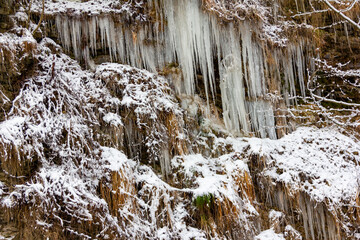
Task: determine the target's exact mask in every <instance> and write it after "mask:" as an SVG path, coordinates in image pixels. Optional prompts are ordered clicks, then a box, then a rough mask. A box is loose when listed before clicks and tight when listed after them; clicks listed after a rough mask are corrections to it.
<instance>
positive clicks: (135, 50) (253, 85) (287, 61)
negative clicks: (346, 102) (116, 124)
mask: <svg viewBox="0 0 360 240" xmlns="http://www.w3.org/2000/svg"><path fill="white" fill-rule="evenodd" d="M148 4H149V7H152V8H155V9H156V14H158V17H157V18H156V19H160V21H158V22H155V23H149V25H147V24H144V25H142V26H139V28H138V29H137V30H136V32H134V31H132V29H130V28H128V27H126V26H124V25H121V22H117V23H116V24H115V22H114V19H113V18H114V16H111V15H102V16H101V17H100V16H93V17H91V18H90V19H88V20H80V19H76V18H74V19H70V20H68V18H63V17H61V16H58V17H57V18H56V25H57V28H58V30H59V35H60V38H61V41H62V43H63V45H64V48H65V49H66V50H70V49H73V52H74V55H75V57H76V58H77V59H83V60H85V62H86V63H87V64H88V65H91V64H92V60H91V55H95V54H96V52H97V49H98V48H99V46H98V43H100V44H101V48H102V49H104V50H105V51H108V54H109V55H110V58H111V60H112V61H119V62H121V63H124V64H129V65H132V66H135V67H138V68H145V69H148V70H149V71H152V72H156V71H158V70H159V69H163V68H164V67H165V66H166V64H168V63H171V62H178V64H179V66H180V68H181V71H182V82H181V84H179V80H176V81H177V82H176V86H177V87H176V88H177V90H178V92H177V93H178V94H186V95H190V96H193V95H194V94H195V83H196V76H197V73H198V71H199V72H200V73H201V74H202V76H203V83H204V86H205V89H204V90H205V95H206V98H207V102H208V106H209V103H210V101H211V100H212V99H213V98H214V94H215V72H214V69H215V66H214V62H213V61H214V59H217V60H218V64H219V70H220V76H219V77H220V80H221V84H220V85H221V86H220V87H221V92H222V101H223V114H224V119H225V125H226V126H227V128H228V129H229V130H230V131H233V132H236V133H241V132H244V133H249V132H250V131H251V130H255V131H256V132H258V134H259V135H260V136H262V137H270V138H275V137H276V134H275V130H274V129H275V121H274V113H273V112H271V111H273V110H272V109H273V108H272V104H271V103H270V102H266V101H265V100H264V99H266V97H265V96H266V95H267V94H268V93H269V86H267V84H268V82H267V80H266V79H268V76H265V74H267V72H269V71H273V72H274V69H276V70H275V72H277V76H278V81H281V80H284V83H285V84H284V85H283V86H279V88H282V91H281V92H282V93H283V96H284V98H285V101H286V103H287V104H288V105H290V104H293V103H294V102H295V100H294V99H296V96H297V93H296V80H298V81H299V86H300V91H301V94H302V95H303V96H304V94H305V85H304V72H305V70H304V69H305V67H304V59H303V57H302V54H303V50H302V46H301V44H300V46H291V47H289V48H288V50H287V51H288V54H286V57H285V58H284V57H283V55H282V52H280V51H278V52H276V50H275V51H274V52H273V58H274V59H275V62H276V64H275V66H270V65H268V63H267V61H266V56H265V51H264V48H263V47H262V46H261V45H260V44H259V43H257V42H256V41H254V40H253V37H252V36H253V31H252V26H251V25H250V23H247V22H245V21H244V22H241V23H239V24H237V25H236V26H235V25H234V24H233V23H228V24H226V25H221V24H219V21H218V19H217V18H216V17H215V16H212V15H209V14H208V13H206V12H204V11H203V10H202V9H201V7H202V6H201V1H199V0H188V1H177V0H161V1H148ZM165 23H166V24H165ZM159 29H162V31H159ZM97 36H100V37H99V39H98V38H97ZM266 54H268V53H266ZM279 68H281V69H282V72H283V77H281V76H282V75H281V74H280V70H279ZM174 81H175V79H174ZM279 85H280V84H279ZM272 90H273V89H272ZM279 92H280V89H279ZM209 109H210V107H208V113H209V112H210V110H209ZM263 124H264V125H263Z"/></svg>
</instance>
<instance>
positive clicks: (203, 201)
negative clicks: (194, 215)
mask: <svg viewBox="0 0 360 240" xmlns="http://www.w3.org/2000/svg"><path fill="white" fill-rule="evenodd" d="M213 201H214V195H213V194H211V193H209V194H205V195H202V196H198V197H196V198H195V199H194V205H195V206H196V207H197V208H198V209H199V210H203V209H204V208H205V207H210V205H211V203H212V202H213Z"/></svg>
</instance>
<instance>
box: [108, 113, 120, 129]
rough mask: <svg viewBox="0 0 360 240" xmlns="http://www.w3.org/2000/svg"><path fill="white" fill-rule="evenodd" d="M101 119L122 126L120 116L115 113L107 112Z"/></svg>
mask: <svg viewBox="0 0 360 240" xmlns="http://www.w3.org/2000/svg"><path fill="white" fill-rule="evenodd" d="M103 119H104V121H105V122H106V123H108V124H111V125H114V126H122V125H123V123H122V121H121V118H120V116H119V115H118V114H115V113H107V114H105V115H104V117H103Z"/></svg>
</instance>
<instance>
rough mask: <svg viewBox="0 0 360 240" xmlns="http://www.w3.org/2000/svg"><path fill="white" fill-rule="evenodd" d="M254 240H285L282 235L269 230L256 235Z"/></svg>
mask: <svg viewBox="0 0 360 240" xmlns="http://www.w3.org/2000/svg"><path fill="white" fill-rule="evenodd" d="M255 240H285V238H284V235H283V234H282V233H279V234H277V233H275V231H274V229H272V228H270V229H268V230H265V231H263V232H261V233H260V234H259V235H257V236H256V237H255Z"/></svg>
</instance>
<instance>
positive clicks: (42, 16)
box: [32, 0, 45, 35]
mask: <svg viewBox="0 0 360 240" xmlns="http://www.w3.org/2000/svg"><path fill="white" fill-rule="evenodd" d="M44 12H45V0H43V1H42V10H41V16H40V20H39V23H38V25H37V26H36V28H35V30H34V31H33V32H32V34H33V35H34V34H35V33H36V31H37V30H38V29H39V28H40V26H41V22H42V20H43V18H44Z"/></svg>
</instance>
